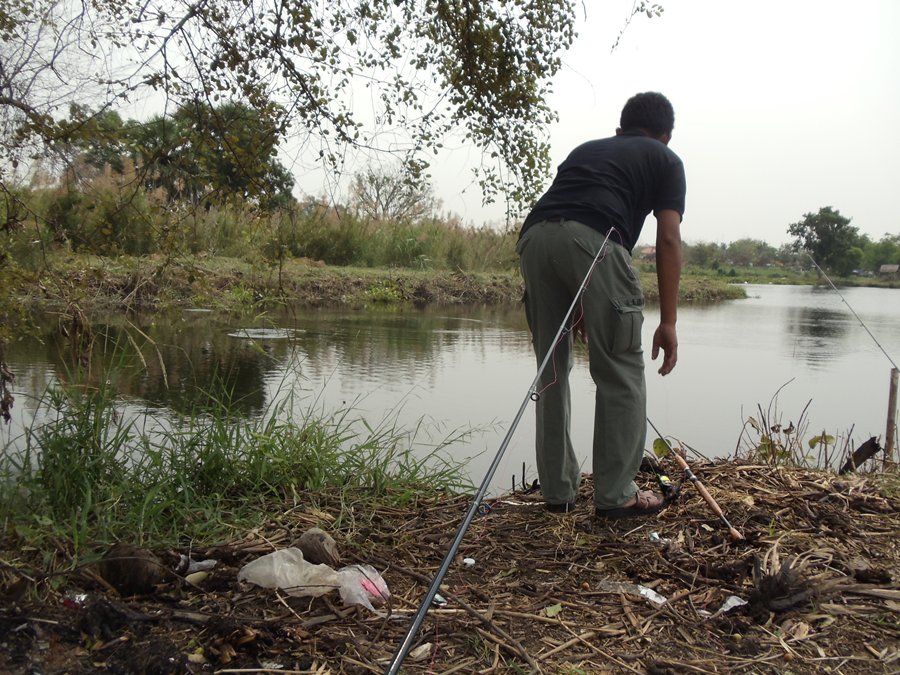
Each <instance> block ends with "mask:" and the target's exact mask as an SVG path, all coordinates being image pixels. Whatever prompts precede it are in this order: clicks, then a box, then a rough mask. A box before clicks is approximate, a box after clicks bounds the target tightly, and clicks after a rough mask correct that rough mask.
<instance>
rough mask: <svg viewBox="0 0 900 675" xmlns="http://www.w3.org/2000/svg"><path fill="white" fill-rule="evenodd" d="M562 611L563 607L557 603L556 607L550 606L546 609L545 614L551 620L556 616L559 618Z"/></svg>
mask: <svg viewBox="0 0 900 675" xmlns="http://www.w3.org/2000/svg"><path fill="white" fill-rule="evenodd" d="M561 611H562V605H561V604H559V603H556V604H555V605H549V606H548V607H544V614H545V615H546V616H548V617H550V618H551V619H552V618H553V617H555V616H559V613H560V612H561Z"/></svg>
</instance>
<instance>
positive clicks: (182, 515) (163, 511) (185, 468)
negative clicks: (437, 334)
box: [0, 377, 472, 553]
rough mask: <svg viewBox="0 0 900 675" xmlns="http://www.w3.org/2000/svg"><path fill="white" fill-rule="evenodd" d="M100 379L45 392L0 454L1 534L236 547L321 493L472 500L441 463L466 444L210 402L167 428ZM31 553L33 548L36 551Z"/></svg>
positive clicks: (81, 543)
mask: <svg viewBox="0 0 900 675" xmlns="http://www.w3.org/2000/svg"><path fill="white" fill-rule="evenodd" d="M114 379H115V378H112V377H107V378H102V382H101V384H99V385H95V386H92V387H87V386H75V385H65V386H56V387H51V388H50V389H48V390H47V391H46V393H45V394H44V395H43V396H42V397H41V399H40V400H39V401H37V402H36V406H35V407H36V408H37V409H38V411H39V414H37V415H36V416H35V420H36V421H35V422H34V423H33V424H32V426H31V428H29V429H28V430H26V432H25V433H24V434H23V436H22V437H21V438H20V439H18V441H19V442H18V444H17V447H18V449H13V447H12V444H10V445H9V446H8V447H7V448H5V449H4V451H3V454H2V455H0V517H2V519H3V523H4V524H5V526H6V532H7V535H9V534H10V533H13V534H14V535H17V536H19V537H21V538H23V539H24V540H27V541H29V542H31V543H32V544H35V543H36V542H40V541H41V540H48V539H49V540H53V541H63V542H67V543H69V544H71V546H72V548H73V549H74V550H75V552H76V553H77V552H78V551H79V550H83V549H84V547H86V546H89V545H92V544H96V543H100V542H109V541H114V540H120V539H124V540H128V541H131V542H134V543H139V544H144V545H154V546H158V545H163V544H170V543H175V542H179V541H184V540H186V539H191V540H199V541H206V542H214V541H220V540H222V539H227V538H229V537H231V536H234V535H236V534H238V535H239V534H242V533H243V532H245V531H247V530H248V529H249V528H252V527H254V526H255V525H257V524H259V523H260V522H262V521H263V519H264V518H265V517H266V515H271V513H272V512H273V510H276V511H278V512H280V511H283V510H284V509H285V508H291V507H293V506H295V505H297V504H298V503H304V502H306V503H312V502H313V501H314V500H315V499H316V498H317V497H316V495H321V494H323V493H327V494H329V495H331V496H334V495H340V496H341V498H343V495H345V494H347V495H349V494H351V493H352V495H353V497H352V498H353V499H354V500H358V499H360V495H363V498H364V499H367V500H374V501H378V502H379V503H388V504H396V505H397V506H403V505H404V504H406V503H408V501H409V500H410V499H411V495H414V494H428V493H437V492H447V491H451V492H459V491H467V490H471V489H472V486H471V483H470V482H469V481H468V479H467V478H466V477H465V473H464V471H463V467H462V465H460V464H456V463H453V462H451V461H449V460H448V459H447V458H446V456H445V455H444V454H443V450H444V449H445V448H446V447H447V446H448V445H450V444H453V443H457V442H460V441H461V440H464V439H465V438H466V437H467V435H468V434H469V433H471V432H470V431H455V432H451V433H450V434H449V435H447V436H446V437H445V438H443V439H442V440H441V441H439V442H438V443H436V444H433V445H430V446H427V449H425V448H426V446H425V445H424V441H423V438H424V435H425V434H426V432H427V431H428V430H426V429H424V428H422V427H421V426H417V427H415V428H413V429H405V428H402V427H400V426H399V425H398V424H397V423H396V415H388V416H387V417H385V418H384V419H383V420H382V421H380V422H379V423H377V424H374V425H373V424H370V423H368V422H366V421H365V420H362V419H359V418H357V417H356V416H355V411H354V410H353V409H352V408H348V409H345V410H341V411H338V412H336V413H330V414H327V413H325V412H324V411H321V410H318V411H317V410H314V409H312V408H310V409H307V410H306V411H305V412H303V413H300V414H299V415H298V413H297V412H296V410H295V406H294V405H293V404H294V397H293V395H292V394H290V393H288V394H287V395H286V396H283V397H276V398H277V399H278V400H279V402H278V403H277V404H275V405H273V406H271V407H270V409H269V410H267V411H266V413H265V414H264V415H262V416H259V417H254V418H248V417H241V416H238V415H236V414H235V413H234V412H233V407H232V405H231V404H232V396H231V395H229V394H227V393H222V392H212V393H210V395H209V397H208V402H207V403H206V404H205V405H204V409H203V410H202V411H199V410H198V411H197V412H196V413H193V414H190V415H183V416H179V417H171V416H162V415H161V414H159V413H152V412H147V411H143V412H141V411H135V409H134V407H133V406H128V405H126V403H125V402H124V401H122V400H120V399H118V398H117V397H116V395H115V392H114V391H113V390H112V388H111V387H110V386H109V385H108V384H107V383H108V382H110V381H114ZM36 545H39V544H36Z"/></svg>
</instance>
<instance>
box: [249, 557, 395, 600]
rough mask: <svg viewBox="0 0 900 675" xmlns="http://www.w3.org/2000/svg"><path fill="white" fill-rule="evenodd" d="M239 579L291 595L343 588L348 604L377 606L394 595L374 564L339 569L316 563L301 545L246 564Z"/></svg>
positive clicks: (315, 594)
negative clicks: (306, 557) (308, 558)
mask: <svg viewBox="0 0 900 675" xmlns="http://www.w3.org/2000/svg"><path fill="white" fill-rule="evenodd" d="M238 581H245V582H247V583H251V584H255V585H257V586H262V587H263V588H279V589H281V590H283V591H284V592H285V593H287V594H288V595H293V596H297V597H314V598H317V597H319V596H320V595H325V594H326V593H330V592H331V591H334V590H340V593H341V601H342V602H343V603H344V604H345V605H362V606H363V607H366V608H367V609H374V607H373V604H374V605H382V604H384V603H385V602H387V600H388V599H390V597H391V593H390V591H389V590H388V587H387V584H386V583H385V581H384V579H382V578H381V575H380V574H379V573H378V572H376V571H375V569H374V568H373V567H372V566H371V565H348V566H347V567H342V568H341V569H340V570H338V571H337V572H336V571H334V570H333V569H332V568H331V567H329V566H328V565H325V564H324V563H323V564H321V565H314V564H312V563H311V562H309V561H308V560H305V559H304V558H303V552H302V551H301V550H300V549H299V548H284V549H281V550H280V551H275V552H273V553H269V554H267V555H264V556H262V557H261V558H257V559H256V560H254V561H252V562H249V563H247V564H246V565H244V566H243V567H242V568H241V570H240V572H238Z"/></svg>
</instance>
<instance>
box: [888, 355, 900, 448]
mask: <svg viewBox="0 0 900 675" xmlns="http://www.w3.org/2000/svg"><path fill="white" fill-rule="evenodd" d="M898 379H900V370H898V369H897V368H891V387H890V390H889V392H888V415H887V430H886V431H885V432H884V460H885V461H886V462H892V461H893V460H894V438H895V437H896V436H897V381H898Z"/></svg>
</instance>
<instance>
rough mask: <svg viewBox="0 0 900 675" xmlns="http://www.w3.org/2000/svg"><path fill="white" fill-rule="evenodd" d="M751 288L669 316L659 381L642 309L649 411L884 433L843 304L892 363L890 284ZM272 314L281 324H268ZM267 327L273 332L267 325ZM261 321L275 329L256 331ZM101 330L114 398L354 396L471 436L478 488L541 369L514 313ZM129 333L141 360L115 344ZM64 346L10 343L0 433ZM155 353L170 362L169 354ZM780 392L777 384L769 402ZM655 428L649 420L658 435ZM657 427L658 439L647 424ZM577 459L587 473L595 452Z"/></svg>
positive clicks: (333, 402) (874, 376) (696, 430)
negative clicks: (669, 351) (8, 403)
mask: <svg viewBox="0 0 900 675" xmlns="http://www.w3.org/2000/svg"><path fill="white" fill-rule="evenodd" d="M746 290H747V294H748V298H747V299H746V300H738V301H731V302H726V303H722V304H717V305H713V306H704V307H696V306H695V307H683V308H681V309H680V310H679V324H678V332H679V340H680V345H679V361H678V366H677V367H676V369H675V371H674V372H673V373H671V374H670V375H668V376H666V377H665V378H662V377H660V376H659V375H658V374H657V373H656V368H658V364H655V363H654V362H651V361H650V354H649V345H650V342H651V339H652V334H653V330H654V329H655V327H656V324H657V321H658V314H657V312H656V310H655V309H652V308H651V309H648V311H647V313H646V321H645V325H644V345H645V348H646V349H647V351H646V357H647V384H648V396H649V403H648V406H649V416H650V419H651V420H652V421H653V423H654V424H655V425H656V426H657V427H658V428H659V429H660V430H661V431H662V432H663V433H664V434H666V435H668V436H672V437H675V438H677V439H679V440H681V441H683V442H684V443H687V444H689V445H690V446H692V447H694V448H696V449H697V450H699V451H701V452H703V453H704V454H706V455H708V456H727V455H730V454H732V453H733V452H734V451H735V448H736V446H737V445H738V444H739V443H742V441H741V432H742V428H743V426H744V422H745V420H746V419H747V417H748V416H750V415H754V416H757V406H758V405H762V406H763V407H764V408H765V409H766V410H767V411H769V414H770V417H771V419H773V420H777V421H781V422H782V423H783V424H785V425H787V424H788V423H789V422H794V423H795V424H797V423H799V422H800V415H801V413H802V412H803V410H804V408H805V407H806V406H807V404H808V409H807V413H806V415H807V421H808V425H809V426H808V435H812V434H814V433H818V432H821V431H822V430H825V431H827V432H828V433H830V434H832V435H835V436H838V437H842V438H847V437H848V436H851V431H852V438H853V439H854V442H855V444H859V443H860V442H862V441H863V440H865V439H866V438H868V437H869V436H873V435H874V436H879V437H883V435H884V433H885V423H886V414H887V395H888V378H889V371H890V367H891V364H890V361H889V360H888V358H887V357H886V356H885V354H884V353H882V351H881V349H879V347H878V345H877V344H876V343H875V341H874V340H873V338H872V337H870V336H869V334H868V333H867V332H866V330H865V328H863V327H862V326H861V325H860V322H859V321H858V320H857V319H856V318H855V317H854V315H853V314H852V312H851V311H850V309H849V308H848V304H849V306H851V307H852V308H853V309H854V310H855V311H856V313H857V314H858V315H859V317H860V318H861V319H862V321H863V322H864V323H865V325H866V326H867V327H868V329H869V330H870V331H871V332H872V334H873V335H874V336H875V338H876V339H877V340H878V342H879V343H880V344H881V346H882V347H883V348H884V350H885V351H886V352H887V353H888V354H889V355H890V357H891V358H892V359H893V360H894V361H895V362H896V361H898V360H900V291H897V290H888V289H865V288H860V289H845V290H842V291H841V292H842V294H843V296H844V298H845V299H846V303H848V304H845V302H844V301H843V300H842V299H841V297H840V296H838V294H837V293H835V292H834V291H833V290H830V289H829V290H820V289H813V288H811V287H807V286H752V285H750V286H746ZM273 321H274V324H273ZM273 327H274V328H275V329H276V330H272V329H273ZM261 328H266V329H268V330H263V331H260V330H257V329H261ZM101 329H105V330H106V332H107V334H108V339H107V340H106V341H105V342H104V344H105V345H106V346H107V348H108V353H109V356H108V358H109V359H110V360H115V361H116V363H118V364H119V365H123V366H125V368H124V370H123V375H122V376H121V377H120V379H119V381H117V382H116V386H117V387H118V388H119V390H120V391H121V392H122V396H123V404H122V405H123V407H124V408H126V409H127V410H131V411H140V410H147V409H149V410H153V411H156V413H158V414H161V415H167V414H170V413H171V412H173V411H175V412H190V411H191V410H194V409H196V407H197V406H198V405H202V404H203V403H204V400H205V397H206V394H205V393H204V392H208V391H210V389H211V388H212V383H213V380H214V379H217V378H218V379H221V380H225V381H226V382H227V383H228V384H229V385H230V386H231V387H233V389H234V391H235V396H236V399H237V402H236V406H237V407H238V409H239V410H240V411H241V412H242V413H244V414H246V415H260V414H264V413H265V411H266V410H267V409H268V408H269V407H270V406H271V405H272V404H273V402H277V401H278V400H280V399H282V398H283V397H284V396H285V395H286V392H287V391H289V390H294V392H295V398H294V401H295V402H294V406H295V408H296V415H298V416H299V415H302V414H304V411H305V410H307V409H309V408H314V409H316V410H323V411H333V410H338V409H341V408H347V407H351V408H352V409H353V413H352V416H354V417H361V418H365V419H366V420H367V421H368V422H369V423H370V424H377V423H379V422H381V421H382V420H387V422H388V423H393V422H394V421H396V422H398V423H399V424H400V425H401V426H404V427H414V426H416V425H417V424H418V423H419V422H420V421H421V422H423V424H422V428H423V430H424V431H423V432H422V433H420V434H419V437H418V439H419V443H420V444H421V445H422V447H423V448H424V447H427V445H428V443H429V438H431V440H432V441H433V442H437V441H439V440H441V439H442V438H443V437H444V436H446V435H448V434H452V433H453V432H454V430H460V429H469V428H475V429H477V430H478V433H476V434H474V435H472V437H471V438H469V439H468V440H466V441H465V442H464V443H458V444H454V445H453V446H452V447H451V449H450V452H451V453H452V455H453V456H454V457H455V458H456V459H459V460H466V461H468V462H469V467H470V474H471V476H472V479H473V481H474V482H476V483H478V482H480V480H481V477H482V475H483V473H484V471H485V470H486V468H487V466H488V465H489V464H490V461H491V460H492V458H493V456H494V454H495V453H496V451H497V449H498V448H499V445H500V442H501V440H502V438H503V436H504V435H505V433H506V431H507V429H508V428H509V425H510V423H511V421H512V419H513V418H514V416H515V413H516V412H517V410H518V408H519V406H520V404H521V402H522V400H523V399H524V397H525V395H526V392H527V390H528V387H529V385H530V384H531V380H532V378H533V377H534V370H535V361H534V357H533V354H532V351H531V344H530V337H529V334H528V331H527V327H526V325H525V322H524V318H523V316H522V313H521V311H519V310H518V309H516V308H513V309H496V308H485V309H472V308H466V309H440V310H427V311H414V310H409V311H402V312H397V311H359V312H335V311H311V312H304V313H301V314H296V315H289V316H283V317H279V318H278V319H276V320H273V319H272V317H269V318H268V319H267V320H265V321H258V322H254V323H238V322H234V321H232V320H229V319H227V318H220V317H217V316H216V315H215V314H213V313H210V312H184V313H183V314H181V315H179V316H178V317H176V318H175V319H173V320H171V321H165V322H163V321H160V320H159V319H158V318H157V319H156V323H148V324H141V325H140V329H141V331H142V332H143V333H144V334H145V335H146V336H147V337H149V338H150V340H152V342H150V341H147V339H146V338H144V337H142V336H141V334H140V333H138V332H137V330H136V329H135V327H134V326H130V325H128V324H127V322H124V321H123V320H121V319H120V320H118V321H112V322H110V324H109V325H107V326H96V325H95V331H97V332H98V333H100V332H102V331H101ZM126 334H127V335H130V336H131V338H132V339H133V340H135V342H136V343H138V344H140V345H141V346H142V352H143V355H144V358H143V360H142V361H141V360H139V359H137V358H135V357H134V356H128V355H127V353H128V350H123V349H121V348H120V349H118V350H116V349H115V348H114V344H115V343H116V341H124V340H125V339H126V338H125V336H126ZM67 344H68V343H67V342H66V341H65V340H64V339H62V338H60V337H59V335H58V331H57V330H51V329H50V328H48V331H47V333H46V336H45V339H44V340H43V341H41V342H33V343H31V344H19V345H16V346H14V347H13V348H12V349H11V350H10V354H9V357H10V363H11V366H12V369H13V371H14V372H15V373H16V374H17V380H16V382H15V389H14V393H15V394H16V397H17V400H16V405H15V407H14V410H13V412H14V418H13V422H12V424H11V425H9V426H8V427H7V428H6V429H4V430H3V440H4V441H5V442H7V443H12V444H13V445H15V443H16V438H17V437H18V436H20V435H21V433H22V430H23V428H24V427H25V426H26V425H28V424H30V423H31V421H32V419H33V417H34V414H35V412H34V410H35V402H34V399H35V397H37V396H39V395H40V394H41V392H42V391H44V389H45V388H46V386H47V385H48V384H49V383H52V382H54V381H56V380H57V379H59V378H64V377H65V366H64V365H63V364H64V363H65V356H64V353H65V350H66V348H67ZM162 364H164V366H163V365H162ZM572 389H573V415H574V420H575V424H574V428H573V437H574V441H575V443H576V447H577V449H578V451H579V453H580V456H581V457H582V458H583V460H586V458H587V457H588V456H589V451H590V443H591V433H592V425H593V421H592V416H593V383H592V382H591V380H590V377H589V375H588V372H587V367H586V362H585V359H584V358H582V357H579V359H578V362H577V363H576V366H575V369H574V371H573V374H572ZM776 394H777V396H776ZM650 433H651V434H652V430H651V431H650ZM533 434H534V417H533V409H532V406H531V404H529V407H528V410H527V412H526V414H525V416H524V417H523V419H522V421H521V423H520V424H519V426H518V428H517V430H516V432H515V435H514V436H513V438H512V441H511V443H510V446H509V448H508V449H507V452H506V453H505V455H504V459H503V461H502V463H501V465H500V468H499V470H498V472H497V475H496V478H495V481H494V482H495V485H496V486H497V487H498V488H500V489H503V488H506V487H508V486H509V485H510V483H511V481H512V477H513V476H514V475H515V476H516V477H517V480H521V477H522V468H523V464H524V466H525V477H526V479H528V480H530V479H532V478H534V476H535V470H534V458H533V445H532V437H533ZM651 438H652V436H651ZM584 469H585V470H587V471H589V470H590V463H589V461H585V464H584Z"/></svg>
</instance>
